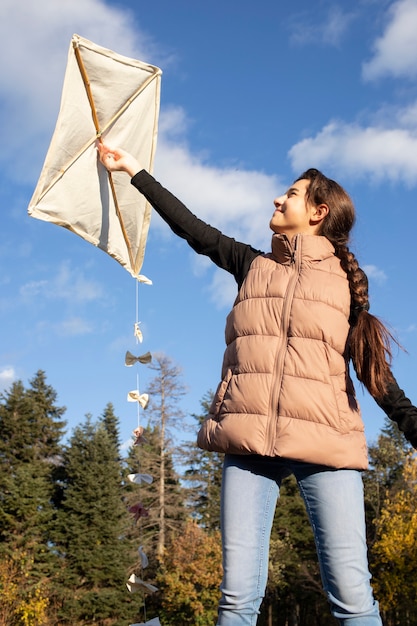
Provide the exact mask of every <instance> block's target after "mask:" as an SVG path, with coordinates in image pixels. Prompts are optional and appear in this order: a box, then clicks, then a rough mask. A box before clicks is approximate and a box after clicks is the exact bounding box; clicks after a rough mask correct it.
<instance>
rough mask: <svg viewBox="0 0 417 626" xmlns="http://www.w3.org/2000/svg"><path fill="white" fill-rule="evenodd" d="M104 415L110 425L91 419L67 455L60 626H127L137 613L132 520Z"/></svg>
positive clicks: (77, 432) (59, 547)
mask: <svg viewBox="0 0 417 626" xmlns="http://www.w3.org/2000/svg"><path fill="white" fill-rule="evenodd" d="M107 408H108V407H107ZM105 415H106V416H107V422H106V420H104V422H103V420H101V421H99V422H98V423H92V421H91V418H90V417H89V416H87V418H86V420H85V423H84V424H82V425H80V426H79V427H77V428H76V429H75V431H74V434H73V436H72V437H71V439H70V444H69V447H68V449H67V450H66V452H65V455H64V469H65V474H64V496H63V500H62V504H61V509H60V515H59V520H60V528H59V531H60V532H59V535H58V536H57V538H56V548H57V550H58V551H59V554H60V557H61V559H62V563H63V567H62V572H61V577H60V589H59V598H58V600H59V604H60V607H61V608H60V611H59V614H60V620H61V621H60V624H67V623H68V624H80V625H81V624H93V623H94V624H101V625H103V626H104V624H106V625H107V624H123V623H125V620H126V618H127V615H128V614H129V613H130V614H132V613H133V608H132V607H130V608H129V606H128V604H129V603H130V602H131V599H130V597H129V594H128V593H127V590H126V581H127V577H128V567H129V546H128V542H127V538H126V531H127V526H128V523H129V516H128V512H127V510H126V506H125V504H124V501H123V497H124V493H123V487H122V481H121V475H122V473H121V465H120V462H119V461H118V447H117V442H116V439H115V437H114V432H113V433H110V434H109V432H108V430H107V428H108V418H109V411H107V413H106V414H105ZM111 422H112V423H114V420H113V419H112V420H111ZM106 424H107V426H106ZM120 616H123V617H124V619H121V618H120Z"/></svg>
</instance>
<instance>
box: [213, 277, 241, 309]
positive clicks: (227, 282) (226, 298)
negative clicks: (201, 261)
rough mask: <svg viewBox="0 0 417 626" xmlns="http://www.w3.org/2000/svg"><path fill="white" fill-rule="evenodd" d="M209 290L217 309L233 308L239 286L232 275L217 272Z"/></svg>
mask: <svg viewBox="0 0 417 626" xmlns="http://www.w3.org/2000/svg"><path fill="white" fill-rule="evenodd" d="M208 289H209V293H210V300H211V301H212V302H213V303H214V304H215V306H216V308H217V309H223V308H228V309H230V308H231V306H232V305H233V302H234V301H235V298H236V296H237V284H236V281H235V279H234V278H233V276H231V274H228V273H227V272H223V271H221V270H216V271H215V272H214V276H213V280H212V281H211V284H210V286H209V288H208Z"/></svg>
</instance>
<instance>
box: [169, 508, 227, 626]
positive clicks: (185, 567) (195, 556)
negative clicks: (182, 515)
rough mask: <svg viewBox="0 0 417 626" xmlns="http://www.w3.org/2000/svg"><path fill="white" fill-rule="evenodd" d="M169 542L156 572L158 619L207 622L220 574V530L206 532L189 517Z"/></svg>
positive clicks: (193, 624) (202, 625)
mask: <svg viewBox="0 0 417 626" xmlns="http://www.w3.org/2000/svg"><path fill="white" fill-rule="evenodd" d="M169 545H170V548H169V550H168V551H167V553H166V555H165V560H164V567H163V570H162V571H161V572H160V573H159V575H158V585H159V587H160V589H161V593H162V600H161V610H160V616H161V619H162V623H163V624H167V625H170V624H181V625H182V626H186V624H190V626H211V625H212V624H214V623H215V621H216V616H217V606H218V603H219V595H220V593H219V586H220V581H221V577H222V568H221V543H220V533H219V532H218V531H214V532H211V533H208V532H206V531H204V530H203V529H202V528H200V527H199V526H198V525H197V524H196V522H195V521H193V520H191V519H190V520H188V522H187V524H186V526H185V528H184V530H183V532H182V534H181V535H178V536H177V535H176V536H172V537H171V540H170V544H169Z"/></svg>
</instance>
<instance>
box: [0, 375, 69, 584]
mask: <svg viewBox="0 0 417 626" xmlns="http://www.w3.org/2000/svg"><path fill="white" fill-rule="evenodd" d="M30 385H31V386H30V388H29V389H27V390H26V389H25V388H24V386H23V384H22V382H21V381H18V382H15V383H14V384H13V385H12V386H11V389H10V391H9V392H6V393H5V394H3V395H2V397H1V403H0V500H1V501H0V555H4V554H11V553H13V552H14V551H15V550H19V549H24V550H25V551H26V552H28V553H30V555H31V557H32V558H33V560H34V564H35V565H34V568H33V571H34V572H36V571H37V569H38V570H39V576H43V575H46V574H47V573H48V572H49V573H50V570H49V566H48V565H47V563H48V561H50V560H51V558H53V551H52V550H51V544H50V532H51V528H52V524H53V515H54V510H53V504H52V499H53V493H54V489H55V485H54V482H55V472H56V468H57V466H58V465H59V463H60V461H59V451H60V439H61V437H62V435H63V428H64V425H65V422H64V421H63V420H62V415H63V413H64V411H65V409H64V408H63V407H58V406H56V404H55V402H56V398H57V394H56V392H55V391H54V389H53V388H52V387H50V386H49V385H47V384H46V378H45V374H44V372H42V371H39V372H37V374H36V375H35V377H34V378H33V379H32V380H31V381H30Z"/></svg>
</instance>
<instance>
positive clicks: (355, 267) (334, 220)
mask: <svg viewBox="0 0 417 626" xmlns="http://www.w3.org/2000/svg"><path fill="white" fill-rule="evenodd" d="M297 180H308V181H310V184H309V186H308V188H307V191H306V202H310V203H312V204H314V205H319V204H326V205H327V206H328V208H329V213H328V214H327V215H326V217H325V218H324V219H323V221H322V222H321V224H320V228H319V231H318V233H317V234H318V235H323V236H324V237H327V239H328V240H329V241H330V242H331V243H332V244H333V246H334V248H335V253H336V256H337V257H338V258H339V259H340V264H341V266H342V268H343V269H344V270H345V272H346V274H347V278H348V281H349V287H350V295H351V309H350V318H349V322H350V325H351V331H350V335H349V354H350V358H351V359H352V363H353V366H354V368H355V371H356V375H357V377H358V379H359V380H360V381H361V382H362V383H363V384H364V385H365V387H366V388H367V389H368V391H369V392H370V393H371V395H372V396H373V397H374V398H377V399H382V398H383V396H384V395H385V394H386V392H387V386H388V383H389V382H390V381H392V380H393V375H392V373H391V361H392V351H391V343H392V342H393V341H394V342H395V343H397V342H396V340H395V338H394V337H393V336H392V334H391V333H390V332H389V331H388V330H387V328H386V327H385V326H384V324H383V323H382V322H381V321H380V320H379V319H378V318H377V317H375V316H374V315H371V314H370V313H369V312H368V311H369V296H368V278H367V276H366V274H365V272H364V271H363V270H362V269H361V268H360V267H359V263H358V261H357V259H356V257H355V255H354V254H353V252H351V251H350V250H349V248H348V243H349V237H350V232H351V230H352V227H353V225H354V223H355V207H354V206H353V202H352V200H351V198H350V196H349V195H348V193H347V192H346V191H345V190H344V189H343V187H341V185H339V184H338V183H337V182H335V181H334V180H331V179H330V178H327V176H325V175H324V174H322V173H321V172H320V171H319V170H316V169H309V170H307V171H305V172H304V173H303V174H301V176H299V177H298V178H297Z"/></svg>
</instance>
